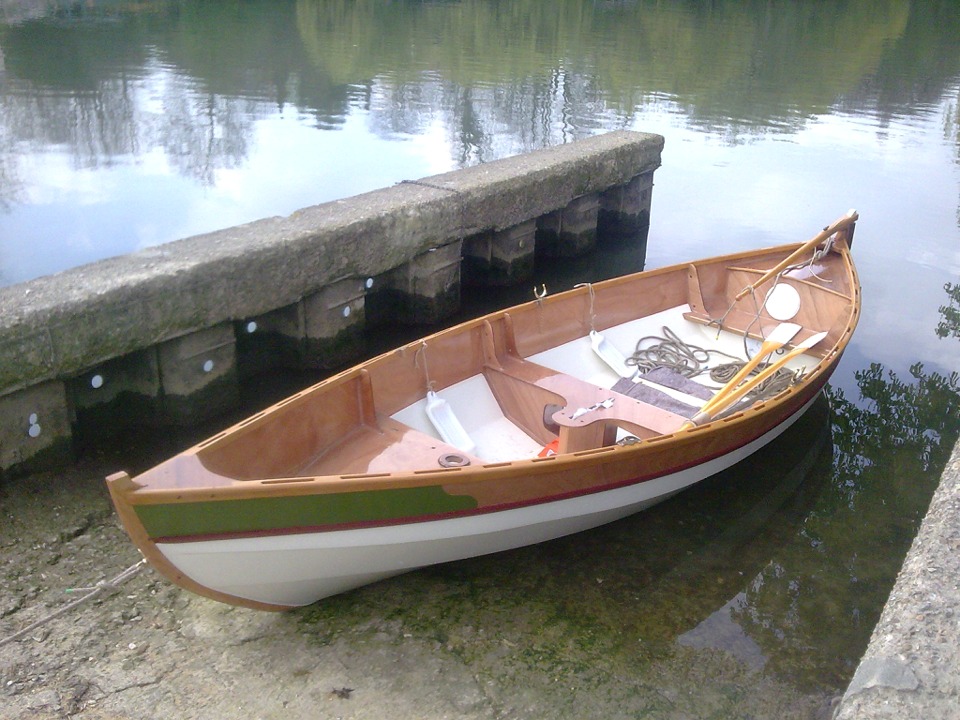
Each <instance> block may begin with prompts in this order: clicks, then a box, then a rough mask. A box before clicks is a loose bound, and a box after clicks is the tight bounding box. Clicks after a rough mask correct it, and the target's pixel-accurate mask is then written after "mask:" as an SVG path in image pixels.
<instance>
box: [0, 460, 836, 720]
mask: <svg viewBox="0 0 960 720" xmlns="http://www.w3.org/2000/svg"><path fill="white" fill-rule="evenodd" d="M117 462H118V459H117V458H116V457H114V458H110V459H106V458H99V459H88V460H85V461H83V462H82V463H80V464H77V465H75V466H74V467H73V468H71V469H70V470H69V471H67V472H64V473H59V474H38V475H33V476H30V477H25V478H21V479H18V480H16V481H13V482H7V483H6V484H5V485H4V486H0V514H2V526H0V553H2V572H3V579H4V590H3V594H2V599H0V640H2V639H4V638H7V637H9V636H10V635H12V634H13V633H15V632H17V631H18V630H19V629H21V628H23V627H25V626H27V625H29V624H30V623H31V622H33V621H35V620H37V619H39V618H41V617H43V616H45V615H47V614H48V613H50V612H53V611H55V610H56V609H57V608H59V607H62V606H63V605H64V604H65V603H67V602H69V601H70V600H71V599H74V598H76V597H77V594H76V593H65V590H67V589H71V588H74V589H76V588H86V587H90V586H94V585H95V584H96V583H97V582H101V581H105V580H109V579H110V578H113V577H115V576H116V575H118V574H119V573H120V572H122V571H123V570H124V569H126V568H128V567H130V566H131V565H133V564H134V563H136V562H137V561H138V560H139V556H138V554H137V551H136V550H135V549H134V547H133V546H132V545H131V544H130V542H129V541H128V540H127V538H126V536H125V535H124V534H123V531H122V530H121V529H120V527H119V524H118V521H117V520H116V518H115V516H114V514H113V511H112V508H111V506H110V504H109V499H108V497H107V493H106V490H105V487H104V485H103V482H102V477H103V475H104V474H105V473H107V472H110V471H113V470H115V469H116V468H117ZM730 481H731V479H730V478H729V477H728V478H726V479H725V480H723V482H726V483H727V487H723V486H721V485H720V484H719V483H714V484H713V485H711V484H707V485H706V486H704V488H703V489H702V490H700V489H698V490H696V491H695V493H696V494H693V495H690V496H689V497H686V496H687V495H689V494H684V495H681V496H680V497H679V498H677V499H675V500H673V501H670V502H668V503H665V504H663V505H661V506H658V507H657V508H654V509H653V510H651V511H648V512H647V513H643V514H642V515H639V516H635V517H634V518H630V519H628V520H626V521H623V522H621V523H617V524H615V525H612V526H608V527H607V528H603V529H600V530H599V531H596V532H593V533H588V534H584V535H580V536H576V537H573V538H567V539H563V540H560V541H556V542H553V543H548V544H545V545H541V546H537V547H534V548H527V549H523V550H519V551H515V552H511V553H504V554H501V555H496V556H492V557H488V558H478V559H475V560H471V561H465V562H460V563H455V564H451V565H447V566H442V567H438V568H434V569H430V570H424V571H421V572H417V573H411V574H408V575H405V576H402V577H399V578H395V579H393V580H390V581H386V582H383V583H379V584H377V585H374V586H371V587H367V588H364V589H361V590H359V591H355V592H352V593H349V594H347V595H344V596H340V597H335V598H331V599H329V600H327V601H324V602H322V603H319V604H317V605H314V606H312V607H308V608H304V609H302V610H298V611H294V612H289V613H282V614H274V613H262V612H257V611H252V610H243V609H237V608H231V607H228V606H225V605H220V604H218V603H215V602H212V601H209V600H205V599H203V598H199V597H196V596H193V595H191V594H189V593H187V592H185V591H181V590H179V589H178V588H176V587H174V586H172V585H170V584H169V583H167V582H166V581H165V580H164V579H162V578H161V577H159V576H158V575H156V574H155V573H153V571H151V570H150V569H146V570H144V571H142V572H140V573H139V574H137V575H136V576H135V577H134V578H133V579H131V580H129V581H128V582H126V583H125V584H123V585H122V587H120V588H119V591H118V592H116V593H114V594H110V595H108V596H106V597H100V598H98V599H97V600H95V601H93V602H90V603H87V604H85V605H83V606H81V607H79V608H77V609H75V610H73V611H71V612H70V613H68V614H65V615H63V616H61V617H59V618H57V619H56V620H54V621H52V622H50V623H48V624H46V625H44V626H43V627H42V628H39V629H37V630H35V631H33V632H31V633H30V634H29V636H28V637H26V638H24V639H23V640H21V641H18V642H13V643H8V644H6V645H4V646H2V647H0V708H2V712H0V716H3V717H4V718H17V719H19V718H63V717H71V718H83V719H88V720H93V719H96V718H111V719H115V718H131V719H133V718H136V719H137V720H142V719H150V718H157V719H158V720H159V719H160V718H163V719H164V720H166V719H167V718H171V717H176V718H204V719H206V720H210V719H213V720H217V719H220V718H223V719H224V720H225V719H226V718H231V719H232V718H236V717H249V718H284V719H285V720H298V719H300V718H303V719H305V720H306V719H307V718H309V719H310V720H316V719H317V718H383V717H417V718H425V719H431V718H537V717H544V718H547V717H549V718H585V717H597V718H601V717H602V718H635V717H645V718H664V719H666V718H671V719H672V718H693V719H696V718H717V717H752V718H778V719H783V718H786V719H789V718H798V719H799V718H804V719H809V718H826V717H829V714H830V707H831V702H832V700H833V698H834V696H835V695H836V694H837V690H836V689H831V688H830V687H824V686H823V685H822V684H818V683H813V682H807V681H806V680H805V678H803V677H785V676H786V673H784V672H782V671H781V670H780V669H778V668H777V667H776V663H770V662H768V661H767V659H766V657H765V654H764V651H763V649H761V648H760V647H759V646H756V643H755V642H754V641H752V640H750V638H748V637H745V636H736V637H733V636H731V637H730V638H726V639H724V633H725V632H727V633H729V628H727V629H726V630H725V629H723V627H718V628H714V629H713V630H710V629H709V628H710V624H709V623H704V622H703V621H704V618H710V617H713V616H714V615H716V610H717V608H721V609H722V608H723V607H725V605H724V603H727V605H729V604H730V602H732V601H731V600H729V599H730V598H731V597H733V598H736V597H738V596H739V595H738V593H739V588H738V584H741V583H743V582H744V579H745V578H748V577H749V572H750V570H749V564H750V563H756V562H759V560H758V559H750V558H749V557H748V555H749V554H750V553H749V551H748V552H744V551H743V550H742V548H743V547H746V546H745V545H744V542H745V540H747V539H749V537H745V536H742V535H743V531H742V528H741V529H737V528H738V527H739V526H736V524H735V521H734V519H735V518H742V517H746V516H748V515H749V514H750V513H751V512H756V511H757V507H758V505H757V503H758V502H761V503H762V502H766V500H765V499H764V500H759V501H758V498H766V497H768V496H769V488H768V487H763V486H762V485H758V484H757V483H754V484H753V485H751V484H750V483H749V482H748V483H747V484H746V485H744V486H743V487H741V488H740V489H739V490H736V489H735V490H734V492H731V491H730V487H729V483H730ZM736 482H739V481H735V483H736ZM740 484H741V485H743V483H740ZM754 485H756V487H754ZM789 492H791V493H792V492H794V491H793V490H789ZM785 497H786V496H785ZM782 500H783V498H781V501H782ZM787 502H788V503H789V502H794V501H790V500H789V499H788V500H787ZM702 506H712V508H713V509H712V510H710V512H709V513H708V515H703V516H699V517H697V516H695V515H691V508H694V507H702ZM731 525H733V532H731ZM781 525H782V523H781ZM738 547H740V548H741V550H739V551H738V550H737V548H738ZM759 557H760V556H759V555H758V556H757V558H759ZM744 563H747V564H744ZM720 625H721V626H722V625H723V623H722V622H721V623H720ZM703 628H707V629H706V630H704V629H703ZM695 631H696V632H695ZM705 632H706V633H707V634H708V635H709V637H706V639H705V635H704V633H705ZM843 684H844V680H843V679H841V678H838V680H837V683H836V685H837V688H839V687H842V686H843Z"/></svg>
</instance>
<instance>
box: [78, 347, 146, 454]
mask: <svg viewBox="0 0 960 720" xmlns="http://www.w3.org/2000/svg"><path fill="white" fill-rule="evenodd" d="M66 387H67V394H68V397H69V398H70V402H71V405H72V407H73V412H74V417H75V422H74V430H73V435H74V440H75V442H76V444H77V445H78V446H83V445H87V444H96V443H97V442H98V441H100V440H102V439H104V438H111V437H115V436H116V435H118V434H119V433H120V432H121V431H123V430H124V429H127V428H130V427H136V426H152V425H157V424H158V423H160V422H161V420H162V416H163V413H162V402H161V392H160V368H159V365H158V362H157V350H156V348H153V347H151V348H147V349H145V350H140V351H138V352H135V353H129V354H128V355H124V356H122V357H118V358H114V359H113V360H108V361H107V362H105V363H102V364H100V365H98V366H97V367H95V368H92V369H91V370H89V371H87V372H85V373H83V374H82V375H79V376H77V377H75V378H71V379H70V380H68V381H67V382H66Z"/></svg>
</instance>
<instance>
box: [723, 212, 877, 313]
mask: <svg viewBox="0 0 960 720" xmlns="http://www.w3.org/2000/svg"><path fill="white" fill-rule="evenodd" d="M859 218H860V216H859V215H858V214H857V211H856V210H851V211H850V212H848V213H847V214H846V215H844V216H843V217H842V218H840V219H839V220H837V221H836V222H835V223H833V224H832V225H828V226H827V227H825V228H824V229H823V230H821V231H820V232H819V233H817V235H816V236H814V237H812V238H810V239H809V240H807V241H806V242H805V243H804V244H803V245H801V246H800V247H798V248H797V249H796V250H794V251H793V252H792V253H790V255H788V256H787V257H785V258H784V259H783V260H781V261H780V262H779V263H777V264H776V265H774V266H773V267H772V268H770V269H769V270H767V272H765V273H764V274H763V275H762V276H761V277H760V279H759V280H757V281H755V282H754V283H753V284H751V285H748V286H747V287H745V288H743V290H741V291H740V292H738V293H737V295H736V297H735V298H734V300H739V299H740V298H742V297H743V296H744V295H746V294H747V293H749V292H751V291H753V290H756V289H757V288H758V287H760V286H761V285H763V284H764V283H765V282H767V280H769V279H770V278H772V277H776V275H777V273H780V272H782V271H783V270H784V269H785V268H788V267H790V265H791V263H793V262H794V261H796V260H797V259H799V258H800V257H802V256H803V255H804V254H805V253H808V252H810V251H811V250H813V248H815V247H816V246H817V245H819V244H820V243H822V242H823V241H824V240H826V239H827V238H829V237H830V236H831V235H833V234H834V233H836V232H837V231H839V230H843V229H844V228H846V227H849V226H850V225H852V224H853V223H855V222H856V221H857V220H858V219H859Z"/></svg>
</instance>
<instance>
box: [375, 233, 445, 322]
mask: <svg viewBox="0 0 960 720" xmlns="http://www.w3.org/2000/svg"><path fill="white" fill-rule="evenodd" d="M461 246H462V242H460V241H457V242H452V243H449V244H447V245H443V246H441V247H437V248H431V249H430V250H428V251H427V252H425V253H422V254H420V255H418V256H417V257H415V258H413V260H411V261H410V262H408V263H406V264H404V265H401V266H400V267H398V268H397V269H396V270H394V271H393V272H392V273H391V274H390V280H389V286H390V289H391V290H392V291H393V292H392V296H393V298H394V300H395V302H396V314H397V319H398V320H399V321H400V322H403V323H407V324H411V325H418V324H427V325H429V324H432V323H436V322H440V321H441V320H443V319H444V318H446V317H449V316H450V315H453V314H454V313H455V312H456V311H457V310H459V309H460V249H461Z"/></svg>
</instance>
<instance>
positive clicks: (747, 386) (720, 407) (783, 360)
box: [684, 332, 827, 427]
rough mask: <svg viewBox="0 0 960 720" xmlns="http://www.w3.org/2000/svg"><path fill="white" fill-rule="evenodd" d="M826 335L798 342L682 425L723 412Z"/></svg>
mask: <svg viewBox="0 0 960 720" xmlns="http://www.w3.org/2000/svg"><path fill="white" fill-rule="evenodd" d="M826 336H827V333H825V332H821V333H817V334H816V335H811V336H810V337H808V338H807V339H806V340H804V341H803V342H801V343H798V344H797V345H796V347H794V348H793V349H792V350H790V351H789V352H787V353H784V354H783V356H782V357H780V358H778V359H777V360H776V361H775V362H773V363H770V365H768V366H767V367H765V368H764V369H763V370H761V371H760V372H759V373H757V375H756V376H755V377H752V378H750V379H749V380H747V381H746V382H745V383H743V385H741V386H740V387H738V388H735V389H734V390H733V391H731V392H730V393H728V394H727V395H726V397H724V398H723V399H722V400H721V401H720V402H716V403H714V404H713V407H712V408H710V410H707V409H706V405H704V409H702V410H700V412H698V413H697V414H696V415H694V416H693V418H692V419H691V420H690V421H689V424H688V423H685V424H684V427H689V426H690V425H702V424H703V423H705V422H707V421H708V420H710V419H711V418H713V417H715V416H716V415H718V414H719V413H721V412H723V411H724V410H726V409H727V408H729V407H730V406H731V405H733V404H734V403H735V402H737V401H738V400H739V399H740V398H742V397H743V396H744V395H746V394H747V393H748V392H750V391H751V390H753V389H754V388H755V387H757V386H758V385H759V384H760V383H762V382H763V381H764V380H766V379H767V378H769V377H773V374H774V373H775V372H777V370H779V369H780V368H782V367H783V366H784V365H786V364H787V363H788V362H790V361H791V360H792V359H793V358H795V357H796V356H797V355H800V354H802V353H803V352H805V351H807V350H809V349H810V348H812V347H813V346H814V345H816V344H817V343H819V342H820V341H821V340H823V339H824V338H825V337H826Z"/></svg>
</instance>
